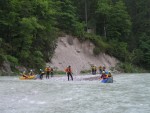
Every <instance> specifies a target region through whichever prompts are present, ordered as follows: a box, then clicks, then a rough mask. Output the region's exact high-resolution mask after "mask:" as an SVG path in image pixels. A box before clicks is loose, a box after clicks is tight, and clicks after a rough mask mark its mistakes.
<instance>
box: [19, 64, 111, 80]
mask: <svg viewBox="0 0 150 113" xmlns="http://www.w3.org/2000/svg"><path fill="white" fill-rule="evenodd" d="M105 69H106V67H105V66H99V67H98V70H99V74H101V77H100V79H106V78H108V77H112V75H111V73H110V71H106V70H105ZM91 71H92V74H93V75H95V74H96V73H97V68H96V66H92V67H91ZM65 72H66V75H67V77H68V81H69V80H70V78H71V80H72V81H73V73H72V68H71V66H70V65H69V66H68V67H67V68H66V69H65ZM45 74H46V79H49V77H50V76H51V77H53V75H54V72H53V68H52V67H50V66H47V67H46V68H45V70H44V71H43V70H42V69H40V72H39V75H37V76H36V78H39V79H41V80H42V79H43V75H45ZM34 75H35V74H34V73H33V71H32V70H30V72H29V74H27V75H26V74H25V71H24V72H23V74H22V76H23V77H25V78H28V77H29V76H34Z"/></svg>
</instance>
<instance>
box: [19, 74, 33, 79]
mask: <svg viewBox="0 0 150 113" xmlns="http://www.w3.org/2000/svg"><path fill="white" fill-rule="evenodd" d="M19 79H20V80H31V79H35V75H32V76H27V77H23V76H21V77H19Z"/></svg>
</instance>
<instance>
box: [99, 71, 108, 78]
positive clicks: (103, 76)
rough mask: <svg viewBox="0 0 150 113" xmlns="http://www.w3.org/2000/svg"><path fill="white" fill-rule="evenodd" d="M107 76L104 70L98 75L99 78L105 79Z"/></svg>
mask: <svg viewBox="0 0 150 113" xmlns="http://www.w3.org/2000/svg"><path fill="white" fill-rule="evenodd" d="M106 78H107V75H106V73H105V71H102V75H101V77H100V79H106Z"/></svg>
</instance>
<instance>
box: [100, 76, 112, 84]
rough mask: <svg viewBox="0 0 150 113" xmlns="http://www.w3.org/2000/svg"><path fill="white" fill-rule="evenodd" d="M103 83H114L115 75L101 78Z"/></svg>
mask: <svg viewBox="0 0 150 113" xmlns="http://www.w3.org/2000/svg"><path fill="white" fill-rule="evenodd" d="M101 82H102V83H113V77H109V78H106V79H102V80H101Z"/></svg>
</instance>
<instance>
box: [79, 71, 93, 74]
mask: <svg viewBox="0 0 150 113" xmlns="http://www.w3.org/2000/svg"><path fill="white" fill-rule="evenodd" d="M80 73H81V74H88V73H91V70H81V71H80Z"/></svg>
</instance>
